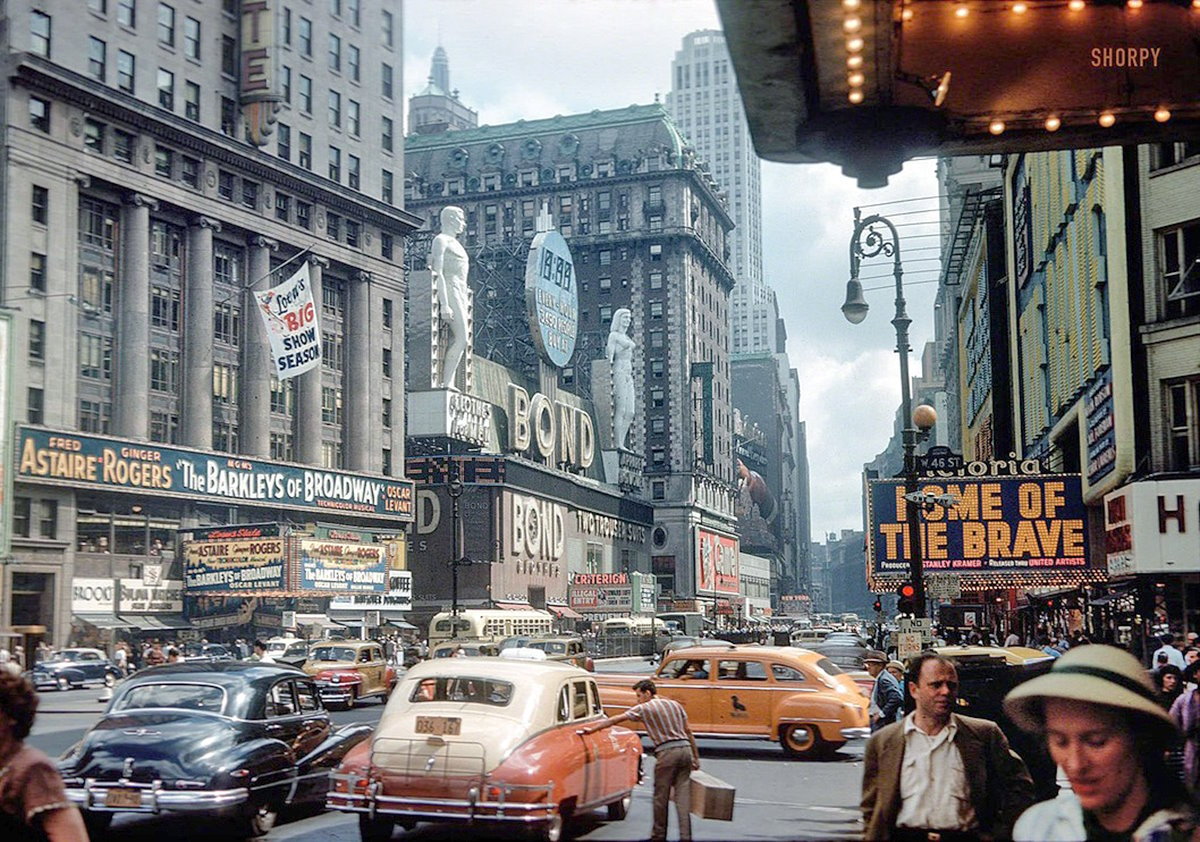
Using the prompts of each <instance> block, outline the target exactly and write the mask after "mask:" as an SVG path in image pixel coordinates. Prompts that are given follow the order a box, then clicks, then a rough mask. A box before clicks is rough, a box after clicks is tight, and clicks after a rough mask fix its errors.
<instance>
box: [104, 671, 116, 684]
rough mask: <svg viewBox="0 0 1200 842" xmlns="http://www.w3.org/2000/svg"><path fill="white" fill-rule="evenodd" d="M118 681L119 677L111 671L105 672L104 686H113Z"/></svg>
mask: <svg viewBox="0 0 1200 842" xmlns="http://www.w3.org/2000/svg"><path fill="white" fill-rule="evenodd" d="M116 683H117V677H116V676H115V675H113V674H112V673H111V672H106V673H105V674H104V686H105V687H112V686H113V685H114V684H116Z"/></svg>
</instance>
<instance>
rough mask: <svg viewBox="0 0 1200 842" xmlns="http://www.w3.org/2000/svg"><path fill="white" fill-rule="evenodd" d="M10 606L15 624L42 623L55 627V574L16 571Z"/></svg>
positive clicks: (13, 577) (47, 626)
mask: <svg viewBox="0 0 1200 842" xmlns="http://www.w3.org/2000/svg"><path fill="white" fill-rule="evenodd" d="M10 606H11V611H12V624H13V625H14V626H32V625H42V626H45V627H46V628H48V629H53V628H54V621H55V616H56V614H55V611H54V574H53V573H17V572H14V573H13V574H12V591H11V594H10Z"/></svg>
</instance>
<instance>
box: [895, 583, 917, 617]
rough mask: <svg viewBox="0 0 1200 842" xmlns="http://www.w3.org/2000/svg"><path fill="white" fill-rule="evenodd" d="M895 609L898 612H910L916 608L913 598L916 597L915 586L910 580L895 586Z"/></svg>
mask: <svg viewBox="0 0 1200 842" xmlns="http://www.w3.org/2000/svg"><path fill="white" fill-rule="evenodd" d="M896 596H897V597H898V600H897V601H896V611H897V612H898V613H900V614H912V613H913V611H914V609H915V608H916V603H915V602H914V600H915V599H916V597H917V588H916V586H915V585H913V583H912V582H905V583H904V584H902V585H900V587H898V588H896Z"/></svg>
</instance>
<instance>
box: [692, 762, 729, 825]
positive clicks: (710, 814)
mask: <svg viewBox="0 0 1200 842" xmlns="http://www.w3.org/2000/svg"><path fill="white" fill-rule="evenodd" d="M733 795H734V788H733V786H731V785H730V784H727V783H725V782H724V781H723V780H721V779H720V778H714V777H713V776H712V775H710V774H708V773H707V772H703V771H700V770H696V771H694V772H692V809H691V812H692V814H693V815H695V816H699V817H700V818H702V819H717V820H719V821H723V822H728V821H733Z"/></svg>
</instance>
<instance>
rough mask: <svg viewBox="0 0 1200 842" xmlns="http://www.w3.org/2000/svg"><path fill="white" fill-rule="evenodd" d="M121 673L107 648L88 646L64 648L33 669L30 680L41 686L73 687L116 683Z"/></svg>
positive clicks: (110, 685) (61, 688)
mask: <svg viewBox="0 0 1200 842" xmlns="http://www.w3.org/2000/svg"><path fill="white" fill-rule="evenodd" d="M120 677H121V671H120V670H119V669H117V666H116V664H114V663H113V662H112V661H110V660H109V659H108V657H107V656H106V655H105V654H104V653H103V652H101V651H100V650H99V649H84V648H74V649H60V650H59V651H58V652H55V653H54V654H53V655H51V656H50V657H49V658H47V659H46V660H44V661H39V662H38V663H37V664H35V665H34V667H33V669H32V670H31V671H30V672H29V680H30V681H31V682H33V686H34V687H36V688H37V689H39V690H42V689H45V688H48V687H56V688H58V689H59V690H70V689H71V688H72V687H82V686H84V685H85V684H93V683H103V684H106V685H108V686H109V687H112V686H113V684H115V683H116V682H117V680H118V679H120Z"/></svg>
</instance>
